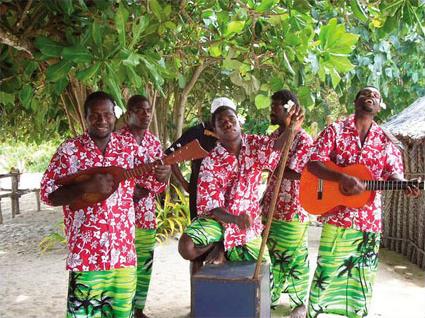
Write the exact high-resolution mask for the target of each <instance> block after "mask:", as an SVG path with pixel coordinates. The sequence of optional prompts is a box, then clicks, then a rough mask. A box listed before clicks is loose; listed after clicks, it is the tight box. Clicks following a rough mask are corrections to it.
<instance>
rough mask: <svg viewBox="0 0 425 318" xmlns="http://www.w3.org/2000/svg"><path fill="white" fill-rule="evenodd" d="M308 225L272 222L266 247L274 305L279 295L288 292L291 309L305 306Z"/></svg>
mask: <svg viewBox="0 0 425 318" xmlns="http://www.w3.org/2000/svg"><path fill="white" fill-rule="evenodd" d="M307 233H308V222H305V223H300V222H299V221H291V222H287V221H281V220H273V222H272V226H271V228H270V235H269V239H268V241H267V246H268V248H269V251H270V258H271V261H272V269H273V279H274V285H275V288H274V292H275V293H274V294H273V295H272V302H273V304H277V302H278V301H279V298H280V295H281V294H282V293H288V295H289V302H290V306H291V308H296V307H299V306H301V305H303V304H306V303H307V294H308V283H309V263H308V247H307Z"/></svg>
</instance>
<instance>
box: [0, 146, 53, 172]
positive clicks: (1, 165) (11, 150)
mask: <svg viewBox="0 0 425 318" xmlns="http://www.w3.org/2000/svg"><path fill="white" fill-rule="evenodd" d="M58 144H59V142H58V141H56V140H53V141H48V142H44V143H42V144H39V145H37V144H36V143H25V142H17V143H13V144H12V143H6V142H3V143H0V172H8V171H9V170H10V168H12V167H14V168H18V169H19V170H20V171H21V172H44V170H46V168H47V165H48V164H49V161H50V159H51V158H52V156H53V154H54V152H55V150H56V148H57V147H58Z"/></svg>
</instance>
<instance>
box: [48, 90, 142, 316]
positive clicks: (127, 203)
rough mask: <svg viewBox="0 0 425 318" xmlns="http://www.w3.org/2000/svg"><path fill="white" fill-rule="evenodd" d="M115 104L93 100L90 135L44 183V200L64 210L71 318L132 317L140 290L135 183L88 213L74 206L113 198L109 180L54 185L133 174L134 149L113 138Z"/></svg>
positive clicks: (67, 147) (62, 151)
mask: <svg viewBox="0 0 425 318" xmlns="http://www.w3.org/2000/svg"><path fill="white" fill-rule="evenodd" d="M114 106H115V103H114V101H113V99H112V98H111V96H110V95H108V94H106V93H104V92H95V93H92V94H90V95H89V96H88V97H87V99H86V101H85V103H84V110H85V119H86V123H87V132H85V133H84V134H83V135H81V136H78V137H75V138H73V139H70V140H67V141H65V142H64V143H63V144H62V145H61V146H60V147H59V148H58V150H57V151H56V153H55V154H54V156H53V158H52V160H51V162H50V164H49V166H48V168H47V170H46V172H45V173H44V176H43V179H42V181H41V198H42V200H43V201H44V202H45V203H47V204H50V205H53V206H59V205H63V211H64V223H65V232H66V237H67V244H68V250H69V254H68V258H67V261H66V263H67V266H66V267H67V269H68V270H69V271H70V275H69V288H68V301H67V317H94V316H96V317H97V316H98V315H102V316H103V315H105V316H111V317H112V316H113V317H123V318H124V317H130V316H131V315H132V301H133V297H134V292H135V288H136V279H135V278H136V269H135V265H136V252H135V248H134V205H133V190H134V181H133V180H126V181H122V182H120V184H119V186H118V189H117V190H116V191H115V192H114V193H113V194H112V195H111V196H110V197H109V198H108V199H106V200H104V201H102V202H99V203H96V204H94V205H91V206H89V207H87V208H83V209H78V210H71V209H70V207H69V205H70V204H71V203H73V202H74V201H75V200H77V199H79V198H80V197H81V196H82V194H83V193H87V192H98V193H102V194H103V193H104V194H106V193H110V191H111V190H112V186H113V179H112V177H111V175H109V174H97V175H94V176H93V177H92V178H91V179H89V180H88V181H85V182H82V183H78V184H72V185H66V186H61V187H58V186H56V185H55V180H57V179H59V178H61V177H63V176H66V175H69V174H73V173H76V172H78V171H81V170H86V169H88V168H92V167H107V166H119V167H122V168H133V165H134V155H135V149H134V146H133V145H132V144H131V143H130V142H129V141H128V140H127V139H125V138H124V137H122V136H119V135H116V134H114V133H112V130H113V128H114V124H115V121H116V118H115V114H114Z"/></svg>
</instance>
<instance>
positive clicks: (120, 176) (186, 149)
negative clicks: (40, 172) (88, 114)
mask: <svg viewBox="0 0 425 318" xmlns="http://www.w3.org/2000/svg"><path fill="white" fill-rule="evenodd" d="M206 155H208V152H207V151H206V150H205V149H203V148H202V147H201V145H200V144H199V141H198V140H194V141H192V142H190V143H188V144H186V145H185V146H183V147H181V148H178V149H177V150H175V151H174V152H173V153H171V154H169V155H168V156H165V157H164V158H162V159H160V160H156V161H154V162H151V163H147V164H142V165H139V166H137V167H135V168H134V169H124V168H121V167H115V166H110V167H93V168H89V169H87V170H83V171H79V172H77V173H74V174H70V175H67V176H65V177H62V178H59V179H58V180H56V181H55V184H56V185H58V186H63V185H70V184H76V183H80V182H85V181H88V180H89V179H90V178H91V177H92V176H93V175H95V174H98V173H100V174H107V173H108V174H110V175H112V177H113V180H114V185H113V189H112V191H111V192H110V193H107V194H103V193H96V192H90V193H84V194H83V195H82V196H81V198H79V199H78V200H75V201H74V202H72V204H70V206H69V207H70V208H71V209H72V210H77V209H83V208H86V207H88V206H90V205H93V204H95V203H98V202H101V201H104V200H106V199H107V198H109V196H110V195H111V194H112V193H114V192H115V191H116V190H117V188H118V185H119V183H120V182H121V181H124V180H127V179H131V178H136V177H139V176H141V175H142V174H143V173H145V172H148V171H151V170H152V169H153V168H155V166H158V165H173V164H175V163H179V162H181V161H185V160H196V159H201V158H204V157H205V156H206Z"/></svg>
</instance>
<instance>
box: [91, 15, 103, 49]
mask: <svg viewBox="0 0 425 318" xmlns="http://www.w3.org/2000/svg"><path fill="white" fill-rule="evenodd" d="M90 28H91V37H92V38H93V41H94V43H95V44H96V45H101V44H102V31H101V26H100V25H99V24H97V23H96V22H95V21H93V23H92V24H91V26H90Z"/></svg>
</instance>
